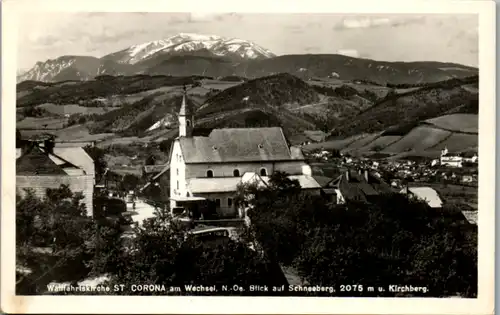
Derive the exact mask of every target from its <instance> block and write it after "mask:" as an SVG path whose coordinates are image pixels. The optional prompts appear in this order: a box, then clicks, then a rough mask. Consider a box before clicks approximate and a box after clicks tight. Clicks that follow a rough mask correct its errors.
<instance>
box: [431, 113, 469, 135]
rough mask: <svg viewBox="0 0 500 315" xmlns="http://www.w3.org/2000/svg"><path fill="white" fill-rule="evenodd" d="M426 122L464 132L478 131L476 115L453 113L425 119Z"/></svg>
mask: <svg viewBox="0 0 500 315" xmlns="http://www.w3.org/2000/svg"><path fill="white" fill-rule="evenodd" d="M426 122H427V123H429V124H432V125H435V126H437V127H439V128H442V129H445V130H450V131H459V132H465V133H477V132H478V115H473V114H453V115H445V116H440V117H436V118H432V119H428V120H426Z"/></svg>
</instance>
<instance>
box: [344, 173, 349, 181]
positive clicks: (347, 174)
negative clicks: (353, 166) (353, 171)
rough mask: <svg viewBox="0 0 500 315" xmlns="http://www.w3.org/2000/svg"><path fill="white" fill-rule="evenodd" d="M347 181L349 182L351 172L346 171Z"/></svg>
mask: <svg viewBox="0 0 500 315" xmlns="http://www.w3.org/2000/svg"><path fill="white" fill-rule="evenodd" d="M345 179H346V180H347V182H349V170H347V171H345Z"/></svg>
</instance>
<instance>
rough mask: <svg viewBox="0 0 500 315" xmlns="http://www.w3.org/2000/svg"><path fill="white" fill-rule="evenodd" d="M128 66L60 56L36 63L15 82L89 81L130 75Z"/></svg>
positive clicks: (107, 61) (80, 57) (130, 70)
mask: <svg viewBox="0 0 500 315" xmlns="http://www.w3.org/2000/svg"><path fill="white" fill-rule="evenodd" d="M132 73H133V69H131V66H129V65H120V64H117V63H115V62H113V61H110V60H101V59H99V58H96V57H89V56H61V57H58V58H56V59H49V60H47V61H45V62H41V61H39V62H37V63H36V64H35V66H34V67H33V68H31V69H30V70H29V71H26V72H24V73H23V74H21V75H18V76H17V82H22V81H26V80H34V81H43V82H55V81H65V80H91V79H93V78H95V77H96V76H98V75H104V74H109V75H120V74H121V75H126V74H132Z"/></svg>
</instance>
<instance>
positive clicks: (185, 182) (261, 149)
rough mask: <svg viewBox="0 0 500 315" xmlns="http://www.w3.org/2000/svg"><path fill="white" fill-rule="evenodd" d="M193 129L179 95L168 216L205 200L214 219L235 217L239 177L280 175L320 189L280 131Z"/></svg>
mask: <svg viewBox="0 0 500 315" xmlns="http://www.w3.org/2000/svg"><path fill="white" fill-rule="evenodd" d="M193 127H194V115H193V109H192V108H191V107H190V106H189V105H188V103H187V102H186V96H185V95H184V96H183V99H182V104H181V108H180V111H179V137H178V138H177V139H176V140H175V141H174V142H173V144H172V146H171V150H170V209H171V211H172V213H178V212H181V211H182V210H183V209H186V208H190V209H192V208H194V209H196V208H197V207H199V205H200V204H202V203H203V202H204V201H209V202H211V203H212V204H213V205H214V206H215V209H216V212H217V214H218V215H219V216H220V217H236V216H238V215H241V214H239V213H240V212H239V211H238V209H236V207H235V204H234V199H233V198H234V194H235V192H236V190H237V187H238V184H240V183H242V178H243V177H244V176H245V174H256V175H258V176H259V178H260V179H262V180H263V181H267V180H268V177H269V176H270V175H271V174H272V173H273V172H275V171H283V172H286V173H287V174H289V175H290V177H292V178H293V179H297V180H298V181H299V182H300V184H301V186H302V188H303V189H310V190H313V191H315V192H317V193H318V194H319V191H320V186H319V184H318V183H317V182H316V181H315V180H314V178H313V177H312V170H311V167H310V166H309V165H308V164H307V163H306V161H305V157H304V155H303V154H302V151H301V150H300V148H297V147H293V146H292V147H289V146H288V143H287V140H286V138H285V136H284V134H283V131H282V129H281V128H279V127H271V128H226V129H214V130H212V131H211V132H210V133H209V134H208V136H193ZM245 178H252V175H247V176H246V177H245Z"/></svg>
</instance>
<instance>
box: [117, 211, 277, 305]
mask: <svg viewBox="0 0 500 315" xmlns="http://www.w3.org/2000/svg"><path fill="white" fill-rule="evenodd" d="M134 231H135V235H136V237H134V238H133V239H132V240H131V242H130V244H129V246H128V249H127V251H126V256H125V257H124V259H122V260H121V262H119V271H118V272H117V273H116V274H115V276H114V277H113V279H112V280H111V282H110V284H111V285H114V284H125V290H124V291H123V292H120V294H125V295H131V294H148V295H149V294H160V295H165V294H169V292H133V291H131V290H130V284H138V283H141V284H142V283H147V284H151V285H156V284H158V285H165V286H166V287H167V288H168V287H170V286H179V287H181V288H183V289H184V286H185V285H228V286H232V285H235V284H237V285H249V284H256V283H259V284H268V285H273V284H274V285H278V284H280V285H281V284H284V282H283V281H284V279H283V278H280V277H279V274H277V273H276V269H275V267H276V266H273V265H272V264H270V263H269V262H268V261H266V260H265V259H263V258H262V257H261V256H260V255H259V254H258V253H257V252H255V251H253V250H251V249H250V248H248V247H247V245H246V244H245V243H240V242H236V241H232V240H227V241H226V242H224V243H221V244H211V245H207V244H205V243H202V242H200V241H199V240H198V239H196V238H195V237H194V236H191V235H190V234H187V229H186V227H185V226H183V225H181V224H179V223H178V222H176V221H173V220H172V219H171V217H170V216H169V214H168V213H166V212H165V211H158V212H157V214H156V217H154V218H152V219H150V220H149V221H146V222H145V223H144V225H143V226H142V227H138V226H137V227H135V230H134ZM273 267H274V268H273ZM170 294H186V292H172V293H170ZM201 294H203V293H201ZM211 294H214V293H211ZM215 294H217V293H215ZM219 294H231V293H223V292H220V293H219ZM233 294H254V293H252V292H243V293H238V292H234V293H233Z"/></svg>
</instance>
